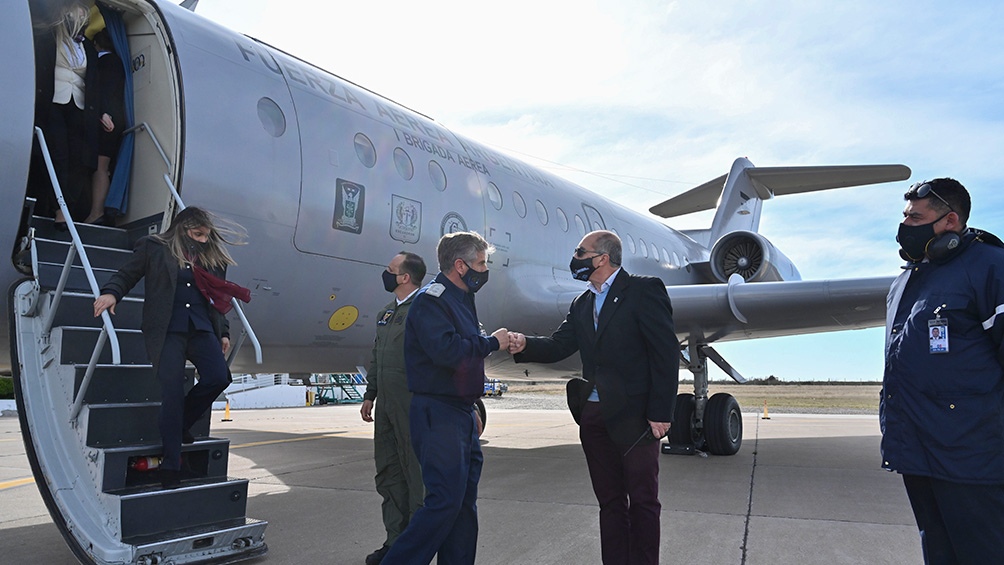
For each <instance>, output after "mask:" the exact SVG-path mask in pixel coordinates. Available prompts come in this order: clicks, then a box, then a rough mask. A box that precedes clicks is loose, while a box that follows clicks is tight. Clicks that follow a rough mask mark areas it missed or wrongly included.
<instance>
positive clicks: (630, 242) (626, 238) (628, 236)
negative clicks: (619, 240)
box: [624, 233, 638, 255]
mask: <svg viewBox="0 0 1004 565" xmlns="http://www.w3.org/2000/svg"><path fill="white" fill-rule="evenodd" d="M624 241H626V242H627V244H628V249H630V250H631V254H632V255H634V254H635V253H637V252H638V250H637V249H635V248H634V239H632V238H631V234H629V233H626V234H624Z"/></svg>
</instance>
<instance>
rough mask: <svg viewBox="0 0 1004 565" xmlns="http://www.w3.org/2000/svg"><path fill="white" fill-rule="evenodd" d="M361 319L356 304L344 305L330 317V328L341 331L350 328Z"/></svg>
mask: <svg viewBox="0 0 1004 565" xmlns="http://www.w3.org/2000/svg"><path fill="white" fill-rule="evenodd" d="M358 319H359V309H358V308H356V307H355V306H342V307H341V308H339V309H338V310H335V313H334V314H332V315H331V317H330V318H328V329H329V330H331V331H333V332H340V331H342V330H346V329H349V328H350V327H352V324H354V323H356V320H358Z"/></svg>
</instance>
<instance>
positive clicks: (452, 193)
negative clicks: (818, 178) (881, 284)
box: [0, 0, 905, 372]
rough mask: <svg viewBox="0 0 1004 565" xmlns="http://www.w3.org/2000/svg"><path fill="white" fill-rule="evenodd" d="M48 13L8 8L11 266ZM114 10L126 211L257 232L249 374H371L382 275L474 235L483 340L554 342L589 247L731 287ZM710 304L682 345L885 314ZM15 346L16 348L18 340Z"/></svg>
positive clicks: (452, 145) (412, 133)
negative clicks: (484, 281) (125, 66)
mask: <svg viewBox="0 0 1004 565" xmlns="http://www.w3.org/2000/svg"><path fill="white" fill-rule="evenodd" d="M43 3H44V0H37V1H36V0H22V1H19V2H13V3H12V5H11V6H10V7H9V10H8V13H9V17H6V18H4V20H3V22H2V24H0V26H2V32H3V33H2V34H0V45H2V47H3V52H4V53H5V57H4V58H3V60H2V61H0V74H2V76H4V77H5V87H4V88H5V98H6V99H8V100H10V102H9V103H6V104H5V105H4V107H3V108H0V120H2V121H0V126H2V127H0V144H2V148H3V151H2V152H0V167H2V169H0V173H2V176H0V182H2V186H0V192H2V194H3V198H4V201H5V202H7V203H8V206H7V207H5V208H4V209H2V210H0V237H2V239H3V241H6V242H7V243H6V244H5V245H6V246H7V249H14V250H15V251H16V249H17V246H18V242H19V239H20V238H21V237H23V236H24V218H23V217H22V214H23V211H22V208H21V206H20V205H19V203H20V202H22V201H24V198H25V191H26V183H27V175H28V166H29V154H30V148H31V143H32V120H31V115H32V111H33V108H34V104H35V100H34V94H33V89H32V88H31V87H32V85H33V84H34V67H33V65H32V64H31V61H33V56H32V35H31V21H30V8H33V9H36V11H37V7H38V6H39V5H41V4H43ZM105 4H107V5H109V6H112V7H114V8H117V9H120V10H122V11H123V13H124V22H125V24H126V28H127V32H128V36H129V47H130V53H129V54H128V59H129V61H130V67H131V69H132V73H131V76H132V80H133V93H132V99H133V100H134V104H135V120H134V123H136V124H141V123H142V124H146V127H145V128H144V131H140V132H137V133H135V134H133V135H135V148H136V149H135V156H134V158H133V170H132V173H131V184H130V186H131V188H130V196H129V198H130V203H129V208H128V211H127V213H126V215H125V216H124V217H123V218H121V219H120V221H119V224H120V225H123V224H133V225H142V224H143V222H147V221H150V219H151V218H154V219H155V220H154V221H157V220H156V219H158V218H159V217H160V216H161V215H166V216H168V217H169V216H170V214H171V213H172V211H173V209H172V206H173V204H172V202H171V197H170V195H169V191H168V186H167V184H166V182H165V180H164V178H165V176H166V177H167V178H168V179H169V180H170V181H171V182H173V183H174V184H175V185H176V186H177V187H178V190H179V192H180V194H181V197H182V198H183V199H184V201H185V203H186V205H189V206H200V207H204V208H207V209H209V210H211V211H213V212H215V213H217V214H219V215H221V216H224V217H227V218H230V219H232V220H235V221H236V222H238V223H240V224H241V225H243V226H244V227H245V228H246V229H247V231H248V234H249V244H248V245H246V246H243V247H237V248H234V249H233V255H234V257H235V259H236V260H237V262H238V265H237V266H235V267H232V268H231V269H230V271H229V273H228V278H229V279H231V280H233V281H235V282H237V283H239V284H241V285H244V286H247V287H249V288H250V289H251V290H252V300H251V302H250V304H248V305H247V306H246V309H245V310H246V312H247V316H248V318H249V319H250V321H251V323H252V325H253V326H254V329H255V332H256V333H257V335H258V337H259V339H260V341H261V343H262V345H263V347H264V356H263V357H264V363H263V364H262V365H255V364H254V362H253V358H252V355H251V352H250V351H249V350H245V351H242V352H241V355H239V356H238V358H237V360H236V362H235V366H234V368H235V370H244V371H252V370H253V371H280V372H334V371H345V370H352V369H354V368H355V367H357V366H360V365H366V364H367V362H368V359H369V354H370V350H371V347H372V343H373V335H374V324H375V322H376V320H375V316H376V315H377V313H378V311H379V310H380V309H381V307H382V306H383V305H385V304H386V303H387V302H388V301H389V300H390V297H391V295H390V294H388V293H386V292H385V291H384V289H383V288H382V285H381V283H380V272H381V271H382V270H383V269H384V268H385V266H386V264H387V263H388V262H389V261H390V259H391V258H392V257H393V256H394V255H395V254H396V253H397V252H398V251H401V250H408V251H413V252H415V253H418V254H419V255H421V256H422V257H424V258H425V261H426V264H427V266H428V268H429V273H430V274H429V277H430V278H431V277H432V276H434V275H435V273H436V272H437V271H438V267H437V261H436V257H435V247H436V243H437V242H438V240H439V238H440V237H441V236H442V235H443V234H444V233H447V232H450V231H456V230H474V231H477V232H479V233H481V234H483V235H484V236H485V238H486V239H487V240H488V241H489V242H490V243H492V244H493V245H494V247H495V249H496V251H495V253H494V254H493V255H491V258H490V265H489V268H490V271H491V279H490V282H489V283H488V286H487V288H485V289H484V290H483V291H482V292H480V293H479V295H478V297H477V301H478V313H479V317H480V319H481V320H482V322H483V324H484V325H485V328H486V329H487V330H488V331H492V330H493V329H495V328H496V327H503V326H504V327H509V328H511V329H515V330H519V331H523V332H526V333H538V334H547V333H550V332H551V331H552V330H553V329H554V328H555V327H557V325H558V324H559V323H560V321H561V320H562V319H563V317H564V315H565V313H566V312H567V308H568V305H569V303H570V302H571V299H572V298H573V297H574V296H575V295H577V294H578V293H580V292H582V291H583V290H584V288H585V285H584V283H581V282H578V281H574V280H573V279H572V278H571V275H570V273H569V270H568V261H569V259H570V257H571V253H572V249H574V248H575V246H576V244H577V243H578V242H579V240H580V239H581V237H582V236H583V235H584V234H585V233H587V232H589V231H592V230H594V229H601V228H602V229H609V230H612V231H614V232H616V233H617V234H618V235H619V236H620V237H621V238H622V240H623V242H624V261H623V266H624V268H625V269H626V270H628V271H629V272H632V273H635V274H644V275H653V276H658V277H660V278H661V279H662V280H663V281H664V282H665V284H666V285H667V287H670V294H671V297H672V298H673V299H674V305H676V300H677V297H676V294H675V293H674V290H673V288H674V287H678V288H680V293H681V294H680V296H681V299H685V298H686V297H688V296H689V294H688V292H691V293H692V292H693V291H692V290H691V291H688V290H687V289H693V288H695V286H697V287H707V284H708V283H724V282H725V278H726V277H727V275H726V276H725V277H723V276H719V277H718V278H717V279H716V278H715V277H713V276H711V275H710V274H709V271H708V269H707V268H704V269H702V268H701V267H700V266H701V265H704V266H705V267H706V266H707V264H708V261H709V258H710V257H711V256H712V254H713V251H714V244H715V243H716V241H715V239H710V240H702V241H698V240H699V239H702V238H701V237H700V236H694V237H690V235H693V234H690V235H688V234H684V233H681V232H679V231H676V230H674V229H672V228H670V227H668V226H666V225H665V224H663V223H662V221H660V219H658V218H655V217H654V216H652V215H649V214H644V213H639V212H637V211H634V210H630V209H628V208H626V207H624V206H622V205H619V204H617V203H614V202H612V201H611V200H609V199H607V198H604V197H603V196H601V195H599V194H597V193H595V192H592V191H589V190H587V189H585V188H582V187H580V186H577V185H574V184H572V183H570V182H568V181H566V180H564V179H561V178H559V177H557V176H555V175H552V174H550V173H548V172H546V171H542V170H539V169H536V168H534V167H531V166H529V165H527V164H525V163H522V162H520V161H518V160H516V159H513V158H511V157H509V156H507V155H504V154H502V153H500V152H499V151H496V150H494V149H491V148H489V147H487V146H485V145H482V144H479V143H477V142H474V141H472V140H470V139H467V138H465V137H463V136H460V135H458V134H456V133H454V132H452V131H450V130H448V129H447V128H445V127H443V126H442V125H440V124H438V123H437V122H435V121H433V120H431V119H429V118H427V117H425V116H423V115H421V114H419V113H416V112H414V111H411V110H409V109H408V108H405V107H403V106H401V105H399V104H396V103H394V102H392V101H390V100H387V99H385V98H382V97H380V96H379V95H376V94H374V93H372V92H370V91H368V90H366V89H364V88H361V87H359V86H357V85H355V84H352V83H350V82H348V81H346V80H343V79H341V78H339V77H337V76H335V75H333V74H331V73H329V72H326V71H324V70H322V69H319V68H317V67H314V66H312V65H310V64H309V63H306V62H304V61H302V60H300V59H297V58H295V57H292V56H290V55H288V54H286V53H284V52H282V51H280V50H277V49H275V48H272V47H270V46H268V45H265V44H263V43H261V42H258V41H256V40H254V39H251V38H248V37H246V36H244V35H241V34H239V33H235V32H233V31H230V30H228V29H225V28H223V27H221V26H219V25H217V24H215V23H213V22H211V21H209V20H206V19H204V18H202V17H201V16H198V15H196V14H194V13H192V12H189V11H188V10H186V9H183V8H180V7H178V6H176V5H174V4H171V3H169V2H160V1H158V0H108V1H107V2H105ZM151 133H152V135H151ZM154 136H155V137H156V139H157V140H158V141H159V144H160V146H161V147H162V148H163V152H164V157H163V158H162V157H161V154H160V153H159V151H158V149H157V146H156V145H155V144H154V142H153V137H154ZM165 159H166V161H165ZM746 168H752V165H751V164H750V163H749V162H748V161H746V160H745V159H739V160H737V162H736V164H735V165H733V172H732V173H731V174H730V177H729V178H730V181H729V182H740V181H742V182H746V183H747V184H748V183H749V180H748V179H746V180H743V179H744V178H745V175H744V171H745V170H746ZM904 169H905V168H904ZM741 177H742V178H741ZM736 179H738V180H736ZM754 190H755V189H754V187H753V185H751V184H750V185H749V188H748V189H746V190H745V192H744V191H741V190H739V189H737V190H736V192H735V194H736V198H737V199H738V198H739V196H742V198H743V199H744V200H742V201H739V202H737V203H735V206H736V207H737V208H736V214H735V216H734V218H733V217H721V218H716V225H721V226H729V225H732V224H731V223H730V222H733V221H734V220H735V219H736V218H738V220H741V221H745V222H747V223H748V227H749V229H750V230H751V231H752V232H755V230H756V227H757V224H758V221H759V212H760V204H761V202H760V199H759V198H754V199H753V200H750V201H749V203H747V202H746V200H745V199H748V198H749V195H748V194H746V193H750V194H752V193H753V192H754ZM770 196H771V195H770V194H767V195H765V196H763V195H762V196H761V197H760V198H764V199H765V198H769V197H770ZM723 200H724V197H723ZM722 206H725V204H724V203H723V204H722ZM719 220H721V221H719ZM738 220H736V221H738ZM713 231H714V230H712V232H713ZM725 231H727V230H725ZM744 233H745V232H744ZM705 235H706V234H705ZM712 235H713V236H715V237H717V236H719V235H722V233H718V234H714V233H712ZM752 236H753V237H759V236H755V234H753V235H752ZM695 238H696V239H695ZM762 242H763V244H764V245H765V246H766V247H769V249H768V250H767V251H771V252H772V253H773V255H770V256H771V257H774V258H777V260H776V264H775V265H773V266H772V268H773V267H777V268H776V269H774V270H773V271H772V272H773V273H774V275H775V276H774V277H773V278H770V279H766V280H775V281H782V280H789V281H790V280H797V279H798V274H797V271H795V269H794V266H793V265H791V264H790V262H789V261H787V259H786V258H784V257H783V255H780V254H779V252H777V251H776V250H774V249H773V247H772V246H770V245H769V243H767V242H766V240H762ZM23 276H24V275H22V274H20V273H19V272H17V271H16V270H15V268H14V267H13V266H12V265H11V263H9V262H6V261H4V262H2V264H0V285H2V286H3V288H5V289H6V288H9V287H10V286H11V284H12V283H13V282H14V281H15V280H17V279H18V278H20V277H23ZM427 280H428V279H427ZM768 284H769V283H768ZM717 286H718V287H720V288H721V292H718V291H715V292H705V291H700V295H701V300H698V301H689V302H681V303H680V304H679V305H676V306H677V308H678V314H679V315H680V320H678V324H677V330H678V333H680V334H681V335H680V337H681V341H683V342H686V341H687V340H688V339H690V340H692V341H693V340H698V341H704V340H706V339H707V340H709V341H711V340H715V341H717V340H727V339H737V338H748V337H768V336H772V335H787V334H792V333H805V332H808V331H825V330H829V329H850V328H856V327H866V326H869V325H876V324H877V323H879V322H880V321H881V319H882V314H881V312H875V311H871V312H868V313H867V315H863V314H861V312H863V311H866V310H875V309H876V307H879V306H880V305H881V304H880V302H877V300H876V296H875V294H876V293H875V292H874V289H873V286H874V285H872V286H868V287H867V292H868V293H869V294H868V297H867V306H866V307H859V306H855V307H854V308H853V309H852V313H851V314H850V315H849V316H848V317H844V314H843V310H841V311H839V312H835V313H833V314H832V315H829V314H827V315H821V316H820V319H819V320H818V321H796V322H794V325H792V322H791V319H792V318H794V316H792V315H788V316H786V318H787V319H786V320H785V321H784V323H783V324H782V325H781V326H777V327H775V326H774V325H773V324H772V323H771V320H770V319H769V318H763V319H761V321H760V323H759V324H757V323H755V322H756V321H755V320H749V316H746V321H747V322H751V323H753V325H749V324H746V323H744V321H743V318H744V316H743V315H738V316H737V315H735V313H736V311H737V310H736V307H735V305H734V302H735V300H736V297H735V296H733V294H734V293H733V291H730V290H727V289H726V287H725V285H724V284H719V285H717ZM747 286H755V285H747ZM764 288H768V287H764ZM708 290H710V289H708ZM709 301H710V302H709ZM730 301H732V302H733V306H732V308H731V312H730V306H729V304H730ZM751 304H752V306H756V304H758V303H757V302H754V303H751ZM712 306H714V308H715V311H712V309H710V308H711V307H712ZM768 306H770V305H768ZM771 307H773V306H771ZM841 308H843V307H841ZM843 309H844V310H846V308H843ZM705 310H706V311H705ZM706 322H707V323H706ZM2 331H3V332H4V337H6V332H7V327H6V326H4V327H3V330H2ZM4 363H6V364H9V357H8V355H7V352H6V351H4V354H3V358H2V359H0V364H4Z"/></svg>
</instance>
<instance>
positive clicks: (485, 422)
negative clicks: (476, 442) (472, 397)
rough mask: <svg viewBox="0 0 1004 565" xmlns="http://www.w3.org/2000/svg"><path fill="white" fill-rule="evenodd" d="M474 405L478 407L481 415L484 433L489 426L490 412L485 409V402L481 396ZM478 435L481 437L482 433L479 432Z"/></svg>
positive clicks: (482, 431)
mask: <svg viewBox="0 0 1004 565" xmlns="http://www.w3.org/2000/svg"><path fill="white" fill-rule="evenodd" d="M474 406H475V407H476V408H477V409H478V415H479V416H481V433H484V432H485V429H486V428H487V427H488V412H487V411H486V410H485V403H484V402H482V400H481V399H480V398H479V399H478V401H477V402H475V403H474ZM478 437H481V434H478Z"/></svg>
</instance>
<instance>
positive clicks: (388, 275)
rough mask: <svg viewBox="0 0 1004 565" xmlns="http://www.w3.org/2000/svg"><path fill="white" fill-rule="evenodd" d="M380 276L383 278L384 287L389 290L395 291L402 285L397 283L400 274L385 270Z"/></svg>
mask: <svg viewBox="0 0 1004 565" xmlns="http://www.w3.org/2000/svg"><path fill="white" fill-rule="evenodd" d="M380 276H381V278H383V288H384V290H386V291H387V292H394V291H395V290H397V287H398V286H400V285H398V284H397V277H399V276H400V275H395V274H394V273H392V272H390V271H384V272H383V273H382V274H381V275H380Z"/></svg>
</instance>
